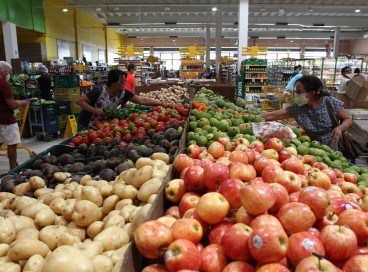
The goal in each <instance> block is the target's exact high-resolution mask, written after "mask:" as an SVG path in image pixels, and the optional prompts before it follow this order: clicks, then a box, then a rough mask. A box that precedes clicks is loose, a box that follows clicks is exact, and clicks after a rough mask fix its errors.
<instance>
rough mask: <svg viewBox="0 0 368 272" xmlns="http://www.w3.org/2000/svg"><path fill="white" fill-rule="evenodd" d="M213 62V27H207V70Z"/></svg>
mask: <svg viewBox="0 0 368 272" xmlns="http://www.w3.org/2000/svg"><path fill="white" fill-rule="evenodd" d="M210 62H211V27H210V25H209V24H207V25H206V68H210Z"/></svg>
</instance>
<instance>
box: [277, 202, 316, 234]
mask: <svg viewBox="0 0 368 272" xmlns="http://www.w3.org/2000/svg"><path fill="white" fill-rule="evenodd" d="M277 217H278V219H279V220H280V222H281V224H282V226H283V227H284V229H285V231H286V232H287V233H290V234H292V233H297V232H302V231H308V230H309V229H310V228H311V227H312V226H313V225H314V223H315V222H316V217H315V216H314V214H313V212H312V210H311V209H310V208H309V207H308V205H306V204H304V203H300V202H291V203H286V204H284V205H283V206H282V207H281V208H280V210H279V212H278V213H277Z"/></svg>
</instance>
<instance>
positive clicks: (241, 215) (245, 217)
mask: <svg viewBox="0 0 368 272" xmlns="http://www.w3.org/2000/svg"><path fill="white" fill-rule="evenodd" d="M253 218H254V217H253V215H250V214H249V213H247V211H246V210H245V209H244V207H240V208H239V209H238V210H237V212H236V222H237V223H243V224H245V225H248V226H249V224H250V222H251V221H252V220H253Z"/></svg>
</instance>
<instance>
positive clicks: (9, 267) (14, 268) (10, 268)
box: [0, 262, 22, 272]
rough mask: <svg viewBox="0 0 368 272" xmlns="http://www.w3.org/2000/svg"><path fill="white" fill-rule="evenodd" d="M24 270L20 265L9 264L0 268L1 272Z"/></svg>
mask: <svg viewBox="0 0 368 272" xmlns="http://www.w3.org/2000/svg"><path fill="white" fill-rule="evenodd" d="M21 270H22V269H21V267H20V265H19V264H16V263H12V262H7V263H4V264H2V265H1V266H0V271H1V272H20V271H21Z"/></svg>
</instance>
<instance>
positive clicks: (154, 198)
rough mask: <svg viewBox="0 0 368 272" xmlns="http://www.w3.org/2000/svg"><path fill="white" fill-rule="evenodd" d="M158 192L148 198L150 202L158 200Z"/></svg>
mask: <svg viewBox="0 0 368 272" xmlns="http://www.w3.org/2000/svg"><path fill="white" fill-rule="evenodd" d="M156 197H157V194H152V195H150V197H149V198H148V200H147V203H148V204H153V203H154V202H155V201H156Z"/></svg>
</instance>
